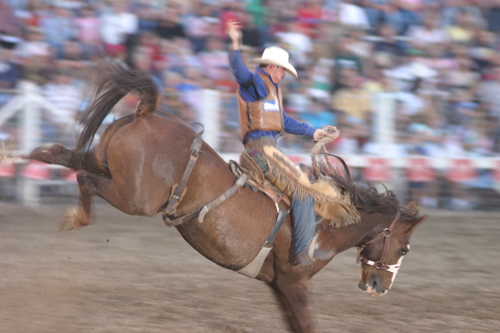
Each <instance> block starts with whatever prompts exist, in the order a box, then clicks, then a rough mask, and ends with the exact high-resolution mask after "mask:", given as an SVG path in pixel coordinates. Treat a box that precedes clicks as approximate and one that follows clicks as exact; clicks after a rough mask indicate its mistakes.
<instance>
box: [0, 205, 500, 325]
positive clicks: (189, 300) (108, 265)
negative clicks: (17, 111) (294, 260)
mask: <svg viewBox="0 0 500 333" xmlns="http://www.w3.org/2000/svg"><path fill="white" fill-rule="evenodd" d="M94 207H95V217H96V223H95V224H94V225H92V226H89V227H85V228H82V229H79V230H74V231H70V232H56V227H57V224H58V221H59V220H60V219H61V217H62V216H63V215H64V213H65V211H66V209H67V208H68V205H57V204H51V205H43V206H40V207H22V206H19V205H14V204H9V203H0V332H2V333H14V332H22V333H25V332H36V333H39V332H71V333H78V332H85V333H88V332H179V333H180V332H182V333H184V332H185V333H198V332H200V333H201V332H203V333H207V332H235V333H237V332H241V333H243V332H245V333H247V332H288V331H287V326H286V325H285V323H284V321H283V318H282V316H281V313H280V310H279V308H278V305H277V303H276V302H275V300H274V298H273V296H272V294H271V291H270V289H269V288H268V287H267V286H266V285H265V284H264V283H262V282H259V281H256V280H252V279H249V278H247V277H244V276H242V275H239V274H238V273H235V272H231V271H228V270H225V269H223V268H221V267H219V266H217V265H215V264H213V263H212V262H210V261H208V260H207V259H205V258H204V257H202V256H201V255H200V254H199V253H197V252H196V251H195V250H193V249H192V248H191V247H190V246H189V245H188V244H187V243H186V242H185V241H184V240H183V239H182V237H181V236H180V235H179V234H178V233H177V231H176V229H175V228H167V227H165V226H164V225H163V223H162V222H161V220H160V218H159V217H155V218H144V217H134V216H128V215H126V214H124V213H121V212H119V211H118V210H116V209H115V208H113V207H111V206H110V205H108V204H104V203H102V204H97V205H95V206H94ZM428 213H429V214H430V215H431V217H430V218H429V219H428V220H427V221H426V222H425V223H424V224H422V225H421V226H420V227H418V228H417V229H416V231H415V233H414V235H413V238H412V242H411V250H412V251H411V253H410V254H409V255H408V257H407V258H406V259H405V260H404V262H403V265H402V268H401V270H400V273H399V274H398V276H397V279H396V281H395V283H394V286H393V288H392V290H391V291H390V292H389V293H388V295H386V296H383V297H379V298H371V297H369V296H368V295H367V294H364V293H363V292H361V291H360V290H359V289H358V287H357V284H358V277H359V270H360V269H359V266H358V265H356V264H355V250H354V249H351V250H349V251H346V252H345V253H342V254H340V255H339V256H338V257H336V258H334V259H333V261H332V262H331V263H330V264H329V265H328V266H327V267H326V268H325V269H323V270H322V271H321V272H320V273H319V274H318V275H316V276H315V277H314V279H313V295H312V299H313V307H314V313H315V318H316V322H317V324H318V327H319V329H320V330H321V332H325V333H326V332H398V333H399V332H405V333H416V332H419V333H420V332H458V333H462V332H463V333H470V332H497V331H498V327H500V319H499V318H498V308H499V304H500V303H499V299H500V287H499V283H498V277H499V276H500V265H499V264H498V258H499V257H500V250H499V249H500V247H499V242H500V220H499V218H498V217H499V213H498V212H496V213H493V212H445V211H428Z"/></svg>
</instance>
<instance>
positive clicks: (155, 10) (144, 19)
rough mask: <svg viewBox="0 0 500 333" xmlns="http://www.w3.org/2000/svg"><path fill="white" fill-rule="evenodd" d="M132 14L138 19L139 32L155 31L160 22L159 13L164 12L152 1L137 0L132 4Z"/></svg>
mask: <svg viewBox="0 0 500 333" xmlns="http://www.w3.org/2000/svg"><path fill="white" fill-rule="evenodd" d="M132 9H133V12H134V13H136V14H137V18H138V19H139V31H140V32H144V31H155V29H156V27H157V26H158V21H159V20H161V12H162V11H163V10H164V9H163V8H160V7H159V6H157V4H155V3H154V2H153V1H148V0H139V1H135V2H133V3H132Z"/></svg>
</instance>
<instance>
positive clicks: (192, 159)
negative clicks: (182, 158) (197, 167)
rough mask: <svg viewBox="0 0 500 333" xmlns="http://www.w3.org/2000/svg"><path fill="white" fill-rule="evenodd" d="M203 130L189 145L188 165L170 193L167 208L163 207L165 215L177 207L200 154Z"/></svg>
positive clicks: (170, 213) (171, 212)
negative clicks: (170, 196)
mask: <svg viewBox="0 0 500 333" xmlns="http://www.w3.org/2000/svg"><path fill="white" fill-rule="evenodd" d="M203 132H204V130H203V129H202V130H201V131H200V132H199V133H198V134H197V135H196V138H195V139H194V141H193V144H192V145H191V155H190V156H189V162H188V165H187V166H186V170H184V174H183V175H182V178H181V181H180V182H179V184H178V185H177V187H176V188H175V191H174V193H173V194H172V198H171V199H170V202H169V203H168V205H167V208H165V214H166V215H172V214H173V213H174V212H175V208H176V207H177V204H178V203H179V200H180V198H181V194H182V191H184V187H185V186H186V183H187V181H188V179H189V176H190V175H191V171H193V168H194V164H195V163H196V160H197V159H198V156H199V155H200V150H201V146H202V143H203V141H202V139H201V136H202V134H203Z"/></svg>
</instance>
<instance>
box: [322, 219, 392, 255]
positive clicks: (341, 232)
mask: <svg viewBox="0 0 500 333" xmlns="http://www.w3.org/2000/svg"><path fill="white" fill-rule="evenodd" d="M385 220H386V219H377V218H375V217H374V216H371V217H370V218H368V216H366V215H362V217H361V221H360V222H359V223H357V224H351V225H348V226H345V227H342V228H332V227H330V226H329V221H325V222H324V223H326V225H327V226H328V227H327V228H325V229H324V231H323V232H325V233H326V235H327V237H326V239H327V242H326V243H327V244H325V245H323V244H322V247H328V248H329V250H330V251H332V252H333V253H334V254H338V253H341V252H344V251H345V250H348V249H350V248H353V247H356V246H359V245H361V244H362V243H363V242H365V241H367V240H368V239H370V238H373V237H375V235H377V234H378V233H380V232H381V231H382V230H383V229H384V228H386V227H388V226H389V225H386V223H385Z"/></svg>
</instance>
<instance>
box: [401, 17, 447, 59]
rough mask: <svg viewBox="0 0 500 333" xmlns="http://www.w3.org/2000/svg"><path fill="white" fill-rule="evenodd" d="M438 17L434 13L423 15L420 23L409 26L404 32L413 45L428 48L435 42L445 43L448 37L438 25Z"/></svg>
mask: <svg viewBox="0 0 500 333" xmlns="http://www.w3.org/2000/svg"><path fill="white" fill-rule="evenodd" d="M438 18H439V16H436V15H435V14H434V13H431V12H428V13H426V14H424V15H423V18H422V25H414V26H412V27H410V28H409V29H408V31H407V33H406V35H407V36H408V38H409V39H410V43H411V45H412V46H413V47H418V48H420V49H423V50H426V51H428V50H430V49H432V48H433V47H434V46H435V45H436V44H446V43H448V42H449V37H448V34H447V33H446V31H445V30H444V29H443V28H441V27H440V26H439V25H438Z"/></svg>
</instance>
